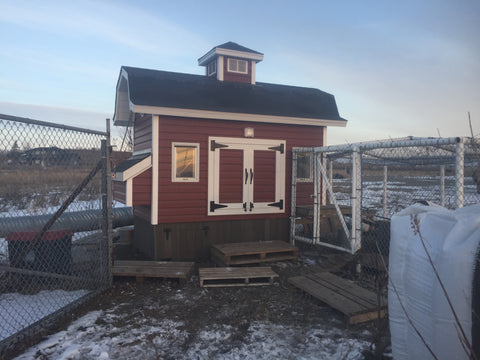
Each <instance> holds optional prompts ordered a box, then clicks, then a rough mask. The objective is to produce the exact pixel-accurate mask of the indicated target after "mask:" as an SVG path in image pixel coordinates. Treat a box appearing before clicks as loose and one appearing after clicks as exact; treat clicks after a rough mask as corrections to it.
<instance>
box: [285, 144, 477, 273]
mask: <svg viewBox="0 0 480 360" xmlns="http://www.w3.org/2000/svg"><path fill="white" fill-rule="evenodd" d="M306 159H307V160H306ZM292 160H293V161H292V164H293V169H294V170H295V169H296V170H297V171H292V213H291V219H292V221H291V222H292V227H291V237H290V238H291V241H292V242H295V241H304V242H307V243H311V244H319V245H323V246H326V247H329V248H333V249H337V250H342V251H346V252H349V253H351V254H355V256H356V258H357V260H358V262H359V264H360V265H362V269H363V270H362V272H363V273H364V274H366V275H369V274H376V273H377V271H378V270H379V269H381V268H384V267H385V266H384V265H387V264H388V253H389V240H390V218H391V216H392V215H393V214H395V213H396V212H398V211H400V210H401V209H404V208H406V207H407V206H409V205H412V204H414V203H416V202H424V203H427V204H428V203H435V204H438V205H441V206H444V207H447V208H450V209H456V208H459V207H462V206H465V205H469V204H476V203H479V202H480V185H479V181H480V178H479V171H480V170H479V162H480V141H479V140H477V139H472V138H439V139H436V138H413V137H409V138H406V139H398V140H391V141H387V142H370V143H359V144H351V145H341V146H326V147H319V148H297V149H294V150H293V154H292ZM308 168H310V169H311V170H310V171H311V172H312V174H310V175H309V176H307V175H305V174H307V173H308ZM299 174H300V175H299ZM306 193H308V194H310V195H311V197H308V196H305V194H306Z"/></svg>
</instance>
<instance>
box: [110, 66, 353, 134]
mask: <svg viewBox="0 0 480 360" xmlns="http://www.w3.org/2000/svg"><path fill="white" fill-rule="evenodd" d="M133 113H148V114H154V115H167V116H168V115H169V116H186V117H196V118H204V119H225V120H239V121H262V122H271V123H292V124H300V125H318V126H326V125H328V126H345V125H346V120H345V119H343V118H341V117H340V115H339V113H338V109H337V105H336V102H335V98H334V96H333V95H331V94H329V93H326V92H324V91H321V90H318V89H314V88H306V87H297V86H288V85H278V84H269V83H261V82H257V83H256V84H254V85H253V84H244V83H237V82H229V81H218V80H216V79H214V78H210V77H207V76H203V75H192V74H183V73H176V72H168V71H158V70H149V69H142V68H136V67H128V66H123V67H122V68H121V70H120V76H119V79H118V83H117V97H116V101H115V116H114V122H115V124H116V125H127V124H128V123H131V121H132V118H133V117H132V114H133Z"/></svg>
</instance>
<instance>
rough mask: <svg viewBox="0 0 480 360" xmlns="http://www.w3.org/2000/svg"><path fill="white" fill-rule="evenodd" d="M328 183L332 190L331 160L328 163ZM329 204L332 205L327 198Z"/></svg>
mask: <svg viewBox="0 0 480 360" xmlns="http://www.w3.org/2000/svg"><path fill="white" fill-rule="evenodd" d="M328 181H329V182H330V187H331V188H333V160H332V159H330V160H329V161H328ZM329 200H330V201H329V203H330V204H332V203H333V201H332V198H331V197H330V196H329Z"/></svg>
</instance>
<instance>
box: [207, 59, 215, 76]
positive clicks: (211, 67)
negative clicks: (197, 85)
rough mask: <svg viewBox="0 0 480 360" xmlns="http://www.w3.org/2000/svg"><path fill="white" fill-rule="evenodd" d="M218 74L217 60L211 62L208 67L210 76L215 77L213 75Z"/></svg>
mask: <svg viewBox="0 0 480 360" xmlns="http://www.w3.org/2000/svg"><path fill="white" fill-rule="evenodd" d="M216 73H217V60H216V59H215V60H213V61H211V62H209V63H208V65H207V75H208V76H210V75H213V74H216Z"/></svg>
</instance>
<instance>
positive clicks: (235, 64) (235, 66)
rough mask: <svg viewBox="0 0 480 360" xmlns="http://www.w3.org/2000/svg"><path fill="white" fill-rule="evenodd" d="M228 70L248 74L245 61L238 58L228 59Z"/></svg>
mask: <svg viewBox="0 0 480 360" xmlns="http://www.w3.org/2000/svg"><path fill="white" fill-rule="evenodd" d="M228 71H230V72H236V73H241V74H248V67H247V61H246V60H240V59H228Z"/></svg>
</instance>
